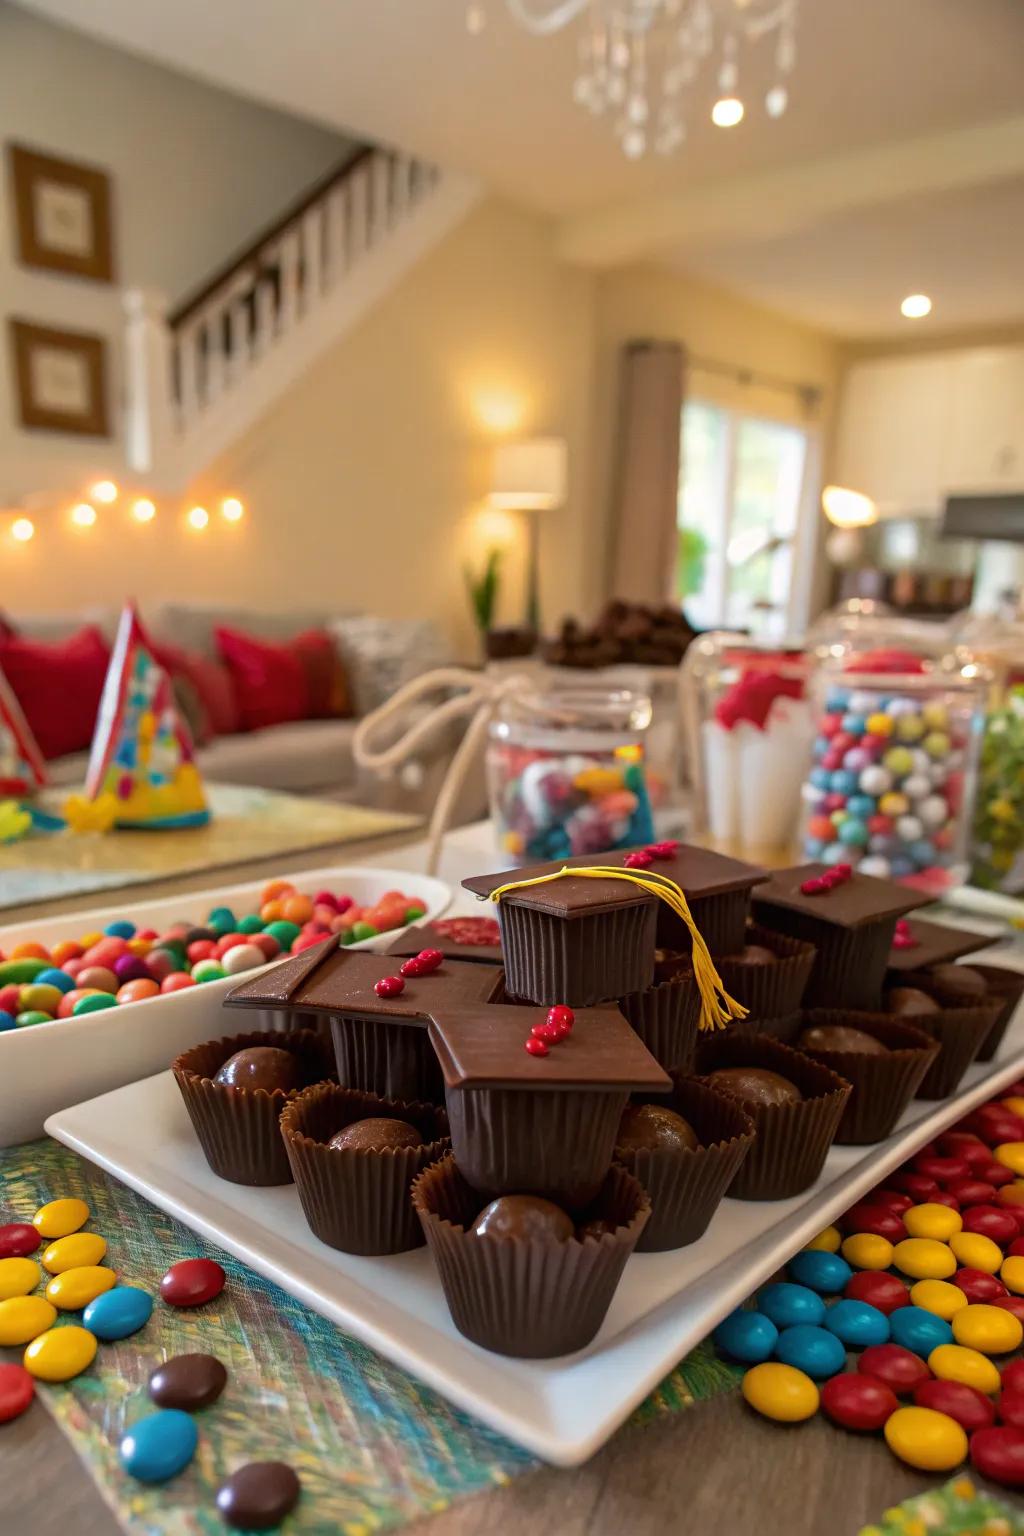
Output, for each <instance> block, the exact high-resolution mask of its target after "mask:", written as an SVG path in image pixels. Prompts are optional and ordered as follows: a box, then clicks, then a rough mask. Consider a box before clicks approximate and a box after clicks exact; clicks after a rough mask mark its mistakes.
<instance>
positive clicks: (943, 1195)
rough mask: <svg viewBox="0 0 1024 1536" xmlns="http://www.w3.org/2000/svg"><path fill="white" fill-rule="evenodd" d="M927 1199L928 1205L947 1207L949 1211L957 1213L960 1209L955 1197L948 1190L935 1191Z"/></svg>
mask: <svg viewBox="0 0 1024 1536" xmlns="http://www.w3.org/2000/svg"><path fill="white" fill-rule="evenodd" d="M928 1199H929V1202H930V1204H932V1205H947V1206H948V1207H949V1209H950V1210H951V1211H958V1210H959V1209H960V1202H959V1200H958V1199H957V1198H956V1195H954V1194H953V1193H952V1191H951V1190H948V1189H937V1190H936V1191H935V1193H934V1195H929V1196H928Z"/></svg>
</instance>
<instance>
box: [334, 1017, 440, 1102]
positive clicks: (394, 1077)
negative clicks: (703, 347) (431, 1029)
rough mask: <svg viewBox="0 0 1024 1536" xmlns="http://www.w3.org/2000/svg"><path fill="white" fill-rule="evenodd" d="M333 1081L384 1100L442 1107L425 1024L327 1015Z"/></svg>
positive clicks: (377, 1018)
mask: <svg viewBox="0 0 1024 1536" xmlns="http://www.w3.org/2000/svg"><path fill="white" fill-rule="evenodd" d="M330 1020H331V1039H332V1041H333V1042H334V1059H335V1062H336V1064H337V1069H338V1081H339V1082H340V1083H341V1085H342V1087H343V1088H353V1089H355V1090H356V1092H358V1093H376V1094H379V1095H380V1097H381V1098H384V1099H406V1100H410V1101H412V1102H417V1103H426V1104H443V1103H444V1081H443V1079H442V1077H441V1069H440V1067H439V1066H438V1064H437V1057H436V1056H435V1055H434V1049H433V1046H432V1045H431V1044H430V1041H429V1039H428V1038H427V1026H426V1021H425V1020H422V1021H421V1020H415V1019H413V1020H392V1019H386V1018H382V1017H381V1016H380V1015H379V1014H368V1013H367V1014H357V1013H337V1014H331V1016H330Z"/></svg>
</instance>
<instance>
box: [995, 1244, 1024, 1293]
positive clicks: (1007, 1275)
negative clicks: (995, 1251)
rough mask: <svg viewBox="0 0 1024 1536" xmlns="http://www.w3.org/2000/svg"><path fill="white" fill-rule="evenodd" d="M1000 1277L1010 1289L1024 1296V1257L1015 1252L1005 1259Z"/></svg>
mask: <svg viewBox="0 0 1024 1536" xmlns="http://www.w3.org/2000/svg"><path fill="white" fill-rule="evenodd" d="M999 1278H1000V1280H1001V1281H1002V1282H1003V1284H1004V1285H1005V1286H1006V1289H1007V1290H1008V1291H1013V1293H1014V1294H1015V1295H1016V1296H1024V1257H1022V1256H1021V1255H1020V1254H1019V1253H1015V1254H1011V1255H1010V1257H1009V1258H1008V1259H1004V1260H1003V1267H1002V1269H1001V1270H1000V1271H999Z"/></svg>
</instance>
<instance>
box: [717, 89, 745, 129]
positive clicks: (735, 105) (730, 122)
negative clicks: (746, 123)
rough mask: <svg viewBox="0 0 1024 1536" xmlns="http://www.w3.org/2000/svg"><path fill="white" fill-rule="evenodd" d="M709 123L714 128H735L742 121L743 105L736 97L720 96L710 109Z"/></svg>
mask: <svg viewBox="0 0 1024 1536" xmlns="http://www.w3.org/2000/svg"><path fill="white" fill-rule="evenodd" d="M711 121H712V122H713V123H714V125H715V127H716V128H735V127H736V124H737V123H742V121H743V103H742V101H740V99H739V97H738V96H722V97H721V98H720V99H719V100H718V101H716V102H715V104H714V106H713V107H712V108H711Z"/></svg>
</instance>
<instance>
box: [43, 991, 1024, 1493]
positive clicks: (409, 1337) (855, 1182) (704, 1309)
mask: <svg viewBox="0 0 1024 1536" xmlns="http://www.w3.org/2000/svg"><path fill="white" fill-rule="evenodd" d="M1022 1069H1024V1011H1022V1010H1018V1013H1017V1016H1016V1018H1015V1020H1014V1021H1013V1023H1012V1024H1011V1027H1010V1029H1009V1031H1008V1032H1007V1036H1006V1038H1005V1039H1004V1042H1003V1047H1002V1051H1001V1053H1000V1057H999V1059H998V1060H997V1061H995V1062H990V1063H986V1064H985V1065H983V1066H975V1067H972V1068H971V1069H970V1070H969V1071H968V1073H967V1075H966V1077H965V1079H964V1082H963V1084H962V1086H961V1091H960V1093H959V1094H958V1095H957V1096H956V1098H955V1099H950V1100H945V1101H943V1102H941V1103H938V1104H926V1103H922V1102H915V1103H914V1104H913V1105H911V1107H910V1109H909V1110H908V1111H907V1113H906V1115H905V1116H904V1119H903V1121H902V1122H901V1125H900V1128H899V1129H898V1130H897V1132H896V1133H895V1135H893V1136H892V1137H891V1138H890V1139H889V1140H888V1141H886V1142H882V1143H880V1144H879V1145H877V1146H874V1147H867V1148H865V1147H836V1148H834V1149H833V1150H832V1152H831V1153H830V1154H829V1157H828V1160H827V1163H826V1166H825V1170H824V1172H823V1174H822V1176H821V1178H820V1179H819V1180H818V1182H817V1184H815V1185H814V1186H813V1187H812V1188H811V1189H809V1190H807V1191H806V1192H805V1193H804V1194H802V1195H800V1196H798V1197H797V1198H796V1199H793V1200H780V1201H775V1202H771V1203H748V1202H743V1201H738V1200H725V1201H723V1202H722V1205H721V1206H720V1207H719V1210H718V1212H717V1213H716V1215H715V1217H714V1219H713V1221H712V1223H711V1226H710V1227H709V1229H708V1231H707V1232H706V1233H705V1235H704V1237H703V1238H701V1240H700V1241H699V1242H698V1243H695V1244H693V1245H692V1247H689V1248H683V1249H680V1250H678V1251H677V1252H675V1253H652V1254H634V1256H633V1257H632V1258H631V1259H630V1261H629V1263H628V1264H627V1266H626V1270H625V1273H624V1275H623V1278H622V1282H621V1284H620V1286H619V1289H618V1292H617V1294H616V1296H615V1299H614V1301H613V1303H612V1306H611V1309H610V1311H609V1313H608V1316H607V1318H606V1320H605V1323H604V1326H603V1328H602V1329H601V1332H600V1333H599V1334H598V1336H597V1338H596V1339H595V1341H594V1343H593V1344H592V1345H591V1346H590V1347H589V1348H588V1349H586V1350H583V1351H581V1352H580V1353H579V1354H576V1355H569V1356H564V1357H562V1358H561V1359H558V1360H554V1361H525V1360H507V1359H504V1358H503V1357H502V1356H500V1355H494V1354H489V1353H488V1352H487V1351H486V1350H482V1349H479V1348H478V1347H477V1346H476V1345H473V1344H470V1343H469V1342H468V1341H467V1340H466V1339H464V1338H462V1336H461V1335H460V1334H459V1333H457V1332H456V1331H455V1329H454V1327H453V1326H452V1322H451V1319H450V1317H449V1315H448V1309H447V1307H446V1305H445V1301H444V1297H443V1294H442V1292H441V1287H440V1283H439V1281H438V1279H437V1276H436V1273H435V1271H434V1268H433V1264H432V1261H431V1259H430V1256H429V1254H428V1253H427V1252H426V1250H425V1249H418V1250H416V1251H415V1252H413V1253H405V1254H396V1255H394V1256H392V1257H388V1258H376V1259H368V1258H359V1257H355V1256H352V1255H347V1254H341V1253H336V1252H335V1251H334V1250H333V1249H331V1248H327V1247H325V1246H324V1244H322V1243H321V1242H319V1241H318V1240H317V1239H316V1238H315V1237H314V1236H313V1235H312V1233H311V1232H310V1231H309V1229H308V1227H307V1226H306V1223H305V1221H304V1219H303V1216H302V1211H301V1208H300V1206H299V1199H298V1195H297V1194H296V1192H295V1190H294V1188H292V1187H291V1186H288V1187H284V1188H279V1189H244V1188H242V1187H240V1186H239V1185H236V1184H227V1183H225V1182H224V1181H223V1180H221V1179H218V1178H217V1177H216V1176H215V1175H214V1174H213V1173H211V1172H210V1170H209V1168H208V1167H207V1164H206V1161H205V1159H204V1158H203V1155H202V1153H201V1152H200V1150H199V1146H198V1143H197V1142H196V1139H195V1136H194V1134H193V1131H192V1127H191V1124H190V1122H189V1119H188V1116H187V1114H186V1112H185V1109H184V1106H183V1104H182V1102H181V1099H180V1097H179V1095H178V1090H177V1088H176V1086H175V1083H174V1080H173V1078H172V1077H171V1075H170V1073H168V1072H165V1073H162V1074H160V1075H159V1076H157V1077H151V1078H148V1079H147V1080H145V1081H144V1082H140V1083H135V1084H133V1085H132V1086H130V1087H126V1088H120V1089H118V1090H117V1091H116V1092H114V1093H108V1094H105V1095H103V1097H101V1098H98V1099H93V1100H91V1101H90V1102H89V1103H86V1104H79V1105H76V1106H75V1108H73V1109H65V1110H63V1111H61V1112H60V1113H59V1114H55V1115H52V1116H51V1117H50V1119H49V1120H48V1121H47V1122H46V1129H47V1131H48V1132H49V1133H50V1135H51V1136H55V1137H56V1138H57V1139H58V1140H59V1141H62V1142H64V1143H65V1144H66V1145H67V1146H69V1147H71V1148H73V1149H74V1150H75V1151H76V1152H79V1153H81V1154H82V1156H84V1157H87V1158H89V1159H90V1160H91V1161H92V1162H94V1163H98V1164H99V1166H100V1167H102V1168H105V1169H106V1170H107V1171H108V1172H110V1173H112V1174H113V1175H114V1176H115V1177H116V1178H118V1179H120V1180H121V1181H122V1182H123V1183H125V1184H127V1185H129V1186H130V1187H131V1188H132V1189H134V1190H137V1191H138V1193H139V1194H141V1195H144V1196H145V1197H146V1198H147V1199H148V1200H151V1201H152V1202H153V1204H154V1205H157V1206H159V1207H160V1208H161V1209H162V1210H164V1211H167V1212H168V1213H169V1214H170V1215H172V1216H175V1217H177V1218H178V1219H179V1220H180V1221H182V1222H184V1223H185V1225H186V1226H189V1227H191V1228H192V1229H193V1230H194V1231H196V1232H199V1233H201V1234H202V1235H203V1236H204V1237H206V1238H208V1239H209V1240H210V1241H211V1242H213V1243H216V1244H218V1245H219V1246H220V1247H222V1248H225V1249H227V1251H228V1252H229V1253H232V1254H234V1255H235V1256H236V1257H237V1258H240V1259H242V1260H243V1261H244V1262H245V1263H247V1264H249V1265H251V1267H252V1268H253V1269H255V1270H258V1271H259V1273H260V1274H262V1275H265V1276H266V1277H267V1278H268V1279H270V1280H273V1281H275V1282H276V1283H277V1284H279V1285H280V1286H282V1287H283V1288H284V1289H285V1290H286V1291H289V1292H291V1294H292V1295H294V1296H297V1297H298V1298H299V1299H300V1300H301V1301H303V1302H305V1303H306V1304H307V1305H308V1306H310V1307H312V1308H314V1309H315V1310H316V1311H318V1312H321V1313H323V1314H324V1316H326V1317H329V1318H331V1319H332V1320H333V1321H334V1322H336V1323H337V1324H338V1325H339V1327H341V1328H342V1329H344V1331H345V1332H346V1333H349V1334H352V1335H354V1336H355V1337H356V1338H358V1339H361V1340H362V1341H363V1342H364V1343H366V1344H368V1345H370V1346H372V1347H373V1348H374V1349H377V1350H379V1351H380V1353H381V1354H383V1355H386V1356H387V1357H388V1358H389V1359H390V1360H393V1361H395V1362H396V1363H397V1364H398V1365H400V1366H402V1367H403V1368H404V1369H405V1370H408V1371H410V1372H411V1373H412V1374H413V1375H414V1376H417V1377H419V1378H420V1379H421V1380H422V1381H425V1382H426V1383H427V1384H428V1385H429V1386H431V1387H433V1388H435V1389H436V1390H437V1391H438V1392H440V1393H442V1394H443V1395H444V1396H445V1397H448V1398H450V1399H451V1401H452V1402H454V1403H456V1404H457V1405H458V1406H459V1407H460V1408H463V1409H465V1410H466V1411H467V1412H469V1413H472V1414H475V1415H476V1416H477V1417H478V1418H480V1419H482V1420H483V1421H484V1422H485V1423H486V1424H489V1425H490V1426H491V1427H492V1428H493V1429H496V1430H498V1431H499V1432H500V1433H501V1434H504V1435H507V1436H508V1437H509V1439H511V1440H515V1441H517V1442H518V1443H519V1444H520V1445H523V1446H525V1447H526V1448H527V1450H529V1451H532V1452H533V1453H534V1454H536V1455H537V1456H540V1457H542V1458H543V1459H544V1460H547V1461H551V1462H554V1463H555V1464H556V1465H560V1466H575V1465H577V1464H578V1463H580V1462H582V1461H585V1460H586V1459H587V1457H588V1456H591V1455H592V1454H593V1453H594V1451H596V1450H597V1449H598V1448H599V1447H600V1446H601V1445H602V1444H603V1443H604V1442H605V1441H606V1440H607V1439H608V1438H609V1437H610V1436H611V1435H612V1433H613V1432H614V1431H615V1430H616V1429H617V1428H618V1426H619V1425H620V1424H621V1423H622V1422H623V1420H624V1419H625V1418H626V1417H627V1416H628V1414H629V1413H630V1412H631V1411H632V1409H633V1408H634V1407H635V1406H636V1405H637V1404H638V1403H639V1402H641V1401H642V1400H643V1398H644V1397H645V1396H646V1395H647V1393H648V1392H650V1391H651V1390H652V1389H653V1388H654V1387H655V1386H656V1385H657V1384H658V1382H659V1381H660V1380H661V1379H662V1377H663V1376H664V1375H665V1374H666V1373H667V1372H668V1371H670V1370H671V1369H672V1367H673V1366H674V1365H675V1364H676V1363H677V1361H678V1360H679V1359H680V1358H681V1357H682V1356H683V1355H684V1354H685V1353H686V1352H687V1350H689V1349H691V1348H692V1347H693V1346H694V1345H695V1344H696V1343H697V1342H698V1341H699V1340H700V1339H702V1338H704V1337H705V1335H706V1334H707V1333H709V1332H710V1330H711V1329H712V1328H713V1327H714V1326H715V1324H716V1323H718V1322H719V1321H720V1320H721V1319H722V1318H723V1317H724V1316H725V1315H726V1313H727V1312H730V1311H731V1310H732V1309H733V1307H735V1306H737V1305H738V1304H739V1303H740V1302H741V1301H742V1300H743V1299H744V1298H745V1297H746V1296H748V1295H749V1294H750V1292H751V1291H752V1290H754V1288H755V1287H756V1286H757V1285H759V1284H760V1283H761V1282H762V1281H763V1280H765V1279H767V1278H768V1277H769V1276H770V1275H771V1274H773V1273H774V1272H775V1270H777V1269H778V1268H779V1267H780V1266H781V1265H782V1264H784V1263H785V1261H786V1260H787V1259H788V1258H789V1257H790V1256H791V1255H792V1254H793V1253H795V1252H796V1250H797V1249H798V1248H800V1247H801V1246H803V1244H804V1243H806V1242H807V1241H809V1239H810V1238H811V1237H813V1236H814V1234H815V1233H816V1232H818V1231H819V1230H820V1229H821V1228H822V1227H824V1226H826V1225H827V1224H828V1222H829V1221H831V1220H832V1219H833V1218H834V1217H836V1216H838V1215H839V1214H840V1213H841V1212H842V1211H844V1210H846V1209H847V1208H848V1207H849V1206H851V1205H853V1204H854V1203H855V1201H857V1200H858V1199H860V1197H861V1196H862V1195H863V1194H865V1193H866V1192H867V1191H868V1190H869V1189H871V1188H872V1187H873V1186H874V1185H876V1184H878V1183H880V1182H881V1180H882V1179H883V1177H884V1176H885V1174H886V1173H888V1172H889V1171H890V1170H891V1169H893V1168H895V1167H897V1166H898V1165H899V1164H900V1163H902V1162H903V1161H904V1159H905V1158H907V1157H909V1156H910V1155H911V1154H912V1153H913V1152H914V1151H916V1150H917V1148H918V1147H920V1146H922V1145H924V1143H925V1142H927V1141H929V1140H930V1139H931V1138H932V1137H933V1136H934V1135H935V1134H936V1133H937V1132H938V1131H940V1130H941V1129H943V1128H944V1127H945V1126H947V1125H950V1124H951V1123H952V1122H953V1121H955V1120H958V1119H959V1118H960V1117H961V1115H963V1114H966V1113H967V1112H968V1110H969V1109H972V1108H973V1107H974V1106H976V1105H978V1104H982V1103H984V1102H985V1101H986V1100H987V1099H989V1098H991V1097H992V1096H993V1095H994V1094H995V1093H997V1092H998V1091H999V1089H1000V1088H1001V1087H1004V1086H1006V1085H1007V1084H1009V1083H1011V1082H1013V1081H1014V1080H1015V1078H1016V1077H1018V1076H1019V1075H1020V1074H1021V1071H1022Z"/></svg>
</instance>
